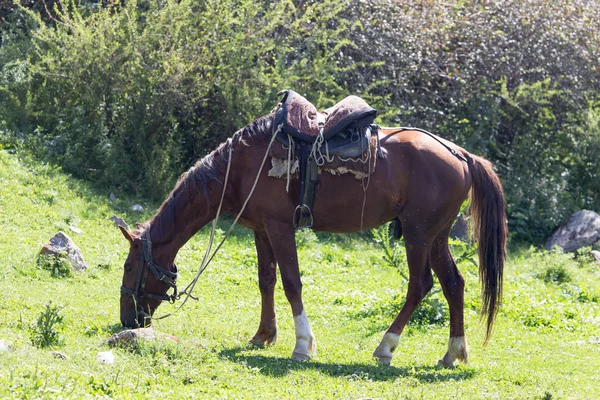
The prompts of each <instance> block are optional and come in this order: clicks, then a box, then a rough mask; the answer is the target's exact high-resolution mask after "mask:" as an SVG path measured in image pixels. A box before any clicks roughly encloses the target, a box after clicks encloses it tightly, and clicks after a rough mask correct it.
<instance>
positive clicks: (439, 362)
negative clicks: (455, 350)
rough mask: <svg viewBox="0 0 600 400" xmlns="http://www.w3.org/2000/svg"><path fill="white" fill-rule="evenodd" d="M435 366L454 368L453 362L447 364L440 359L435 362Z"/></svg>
mask: <svg viewBox="0 0 600 400" xmlns="http://www.w3.org/2000/svg"><path fill="white" fill-rule="evenodd" d="M437 366H438V367H439V368H454V363H453V362H452V363H449V362H447V361H444V359H443V358H442V359H441V360H439V361H438V362H437Z"/></svg>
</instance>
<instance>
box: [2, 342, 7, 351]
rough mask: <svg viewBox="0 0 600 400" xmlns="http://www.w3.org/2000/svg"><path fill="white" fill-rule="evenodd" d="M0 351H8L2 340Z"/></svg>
mask: <svg viewBox="0 0 600 400" xmlns="http://www.w3.org/2000/svg"><path fill="white" fill-rule="evenodd" d="M0 351H8V344H6V343H4V340H0Z"/></svg>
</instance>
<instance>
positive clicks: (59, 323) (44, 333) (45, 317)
mask: <svg viewBox="0 0 600 400" xmlns="http://www.w3.org/2000/svg"><path fill="white" fill-rule="evenodd" d="M61 310H62V307H59V306H58V305H56V304H52V302H50V303H49V304H46V307H45V309H44V310H43V311H42V312H41V313H40V316H39V317H38V319H37V322H36V324H35V326H32V327H31V328H30V338H31V343H32V344H33V345H34V346H36V347H39V348H45V347H54V346H58V345H60V344H62V342H63V340H62V339H61V338H60V333H61V331H62V328H63V316H62V315H61V313H60V311H61Z"/></svg>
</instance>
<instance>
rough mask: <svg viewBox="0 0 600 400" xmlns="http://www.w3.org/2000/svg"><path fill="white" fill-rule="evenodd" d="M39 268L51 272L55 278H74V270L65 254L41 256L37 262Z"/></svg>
mask: <svg viewBox="0 0 600 400" xmlns="http://www.w3.org/2000/svg"><path fill="white" fill-rule="evenodd" d="M37 265H38V268H41V269H43V270H46V271H50V275H52V277H53V278H68V277H71V276H73V269H72V268H71V263H70V262H69V260H68V258H67V255H66V254H65V253H61V254H46V255H40V256H39V257H38V260H37Z"/></svg>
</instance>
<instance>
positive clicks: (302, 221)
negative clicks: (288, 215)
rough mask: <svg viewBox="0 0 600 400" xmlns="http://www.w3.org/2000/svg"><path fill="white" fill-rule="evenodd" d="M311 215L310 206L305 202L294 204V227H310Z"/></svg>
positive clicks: (311, 224)
mask: <svg viewBox="0 0 600 400" xmlns="http://www.w3.org/2000/svg"><path fill="white" fill-rule="evenodd" d="M312 226H313V215H312V211H311V210H310V207H308V206H307V205H306V204H301V205H298V206H296V209H295V210H294V227H295V228H296V230H298V229H304V228H312Z"/></svg>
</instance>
